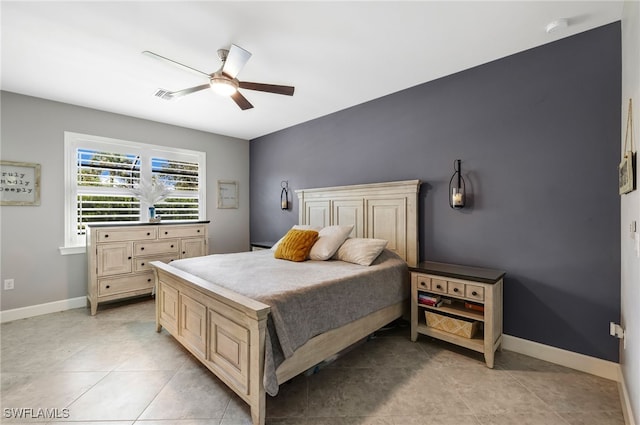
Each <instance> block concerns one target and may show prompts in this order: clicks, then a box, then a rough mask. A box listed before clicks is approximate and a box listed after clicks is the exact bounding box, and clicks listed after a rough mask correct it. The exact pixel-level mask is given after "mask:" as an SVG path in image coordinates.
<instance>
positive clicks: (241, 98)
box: [231, 91, 253, 111]
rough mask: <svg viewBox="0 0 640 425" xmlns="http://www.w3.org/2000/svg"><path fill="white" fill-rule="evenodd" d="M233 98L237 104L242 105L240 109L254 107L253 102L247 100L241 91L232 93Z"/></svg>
mask: <svg viewBox="0 0 640 425" xmlns="http://www.w3.org/2000/svg"><path fill="white" fill-rule="evenodd" d="M231 99H233V101H234V102H236V104H237V105H238V106H239V107H240V109H242V110H243V111H244V110H246V109H251V108H253V105H252V104H251V103H249V101H248V100H247V98H246V97H244V96H243V95H242V94H240V92H239V91H236V92H235V93H234V94H232V95H231Z"/></svg>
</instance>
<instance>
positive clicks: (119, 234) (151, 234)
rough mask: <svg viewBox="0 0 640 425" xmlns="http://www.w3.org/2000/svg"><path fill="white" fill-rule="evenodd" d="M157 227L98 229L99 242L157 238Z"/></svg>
mask: <svg viewBox="0 0 640 425" xmlns="http://www.w3.org/2000/svg"><path fill="white" fill-rule="evenodd" d="M156 231H157V229H156V228H155V227H153V226H144V227H122V228H119V229H104V230H100V229H99V230H97V231H96V235H97V239H98V242H120V241H134V240H135V241H139V240H153V239H156V237H157V233H156Z"/></svg>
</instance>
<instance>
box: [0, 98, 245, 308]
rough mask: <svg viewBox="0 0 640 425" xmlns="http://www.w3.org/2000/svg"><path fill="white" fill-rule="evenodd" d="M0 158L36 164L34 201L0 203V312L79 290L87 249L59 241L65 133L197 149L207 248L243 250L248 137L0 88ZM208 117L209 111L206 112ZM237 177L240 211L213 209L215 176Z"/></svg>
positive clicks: (79, 294) (73, 295) (70, 295)
mask: <svg viewBox="0 0 640 425" xmlns="http://www.w3.org/2000/svg"><path fill="white" fill-rule="evenodd" d="M0 101H1V104H2V109H1V111H0V113H1V115H0V116H1V119H2V121H1V126H2V129H1V133H0V134H1V137H2V138H1V145H0V157H1V158H2V159H3V160H7V161H21V162H33V163H38V164H41V167H42V169H41V171H42V177H41V203H40V206H2V207H0V220H1V226H0V239H1V244H0V247H1V248H0V257H1V263H0V267H1V273H0V274H1V277H0V284H1V283H2V282H4V279H8V278H13V279H15V289H14V290H10V291H5V290H2V289H0V295H1V297H0V310H2V311H4V310H10V309H15V308H20V307H26V306H32V305H38V304H44V303H49V302H54V301H59V300H65V299H70V298H76V297H82V296H84V295H86V291H87V289H86V276H87V272H86V255H85V254H76V255H64V256H63V255H60V252H59V251H58V247H60V246H62V245H63V243H64V234H63V232H64V221H63V220H64V187H63V182H64V169H63V167H64V158H63V151H64V132H65V131H72V132H77V133H84V134H91V135H96V136H104V137H111V138H116V139H124V140H130V141H134V142H142V143H151V144H157V145H165V146H176V147H180V148H185V149H193V150H198V151H204V152H206V154H207V170H206V172H207V218H208V219H209V220H211V223H210V225H209V236H210V245H209V252H210V253H220V252H237V251H244V250H248V248H249V142H248V141H247V140H241V139H236V138H231V137H226V136H220V135H217V134H211V133H205V132H202V131H196V130H190V129H186V128H182V127H176V126H171V125H166V124H161V123H157V122H153V121H146V120H141V119H137V118H131V117H127V116H124V115H118V114H112V113H108V112H102V111H97V110H94V109H88V108H82V107H78V106H73V105H68V104H64V103H59V102H52V101H48V100H44V99H38V98H34V97H28V96H22V95H19V94H15V93H9V92H0ZM212 119H214V118H213V116H212ZM219 179H221V180H237V181H238V186H239V196H240V200H239V204H240V207H239V209H217V208H216V205H217V198H216V196H217V193H216V191H217V189H216V187H217V185H216V181H217V180H219Z"/></svg>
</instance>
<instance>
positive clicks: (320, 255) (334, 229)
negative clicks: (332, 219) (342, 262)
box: [309, 224, 353, 261]
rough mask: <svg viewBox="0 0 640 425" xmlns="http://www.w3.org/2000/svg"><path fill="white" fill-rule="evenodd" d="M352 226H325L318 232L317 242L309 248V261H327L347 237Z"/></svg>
mask: <svg viewBox="0 0 640 425" xmlns="http://www.w3.org/2000/svg"><path fill="white" fill-rule="evenodd" d="M352 230H353V224H350V225H348V226H327V227H325V228H323V229H322V230H320V231H319V232H318V240H317V241H316V243H314V244H313V246H312V247H311V252H310V253H309V258H310V259H311V260H320V261H324V260H328V259H329V258H331V256H332V255H333V254H335V253H336V251H337V250H338V248H340V245H342V243H343V242H344V241H345V240H346V239H347V238H348V237H349V234H350V233H351V231H352Z"/></svg>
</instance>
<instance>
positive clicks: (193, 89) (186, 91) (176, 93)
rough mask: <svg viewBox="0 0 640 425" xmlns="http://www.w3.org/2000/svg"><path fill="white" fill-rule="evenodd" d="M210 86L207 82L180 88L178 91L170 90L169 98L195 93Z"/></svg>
mask: <svg viewBox="0 0 640 425" xmlns="http://www.w3.org/2000/svg"><path fill="white" fill-rule="evenodd" d="M210 87H211V86H210V85H209V84H201V85H199V86H195V87H189V88H188V89H182V90H178V91H174V92H171V98H175V97H182V96H186V95H188V94H191V93H195V92H197V91H200V90H204V89H208V88H210Z"/></svg>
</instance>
